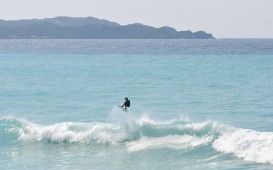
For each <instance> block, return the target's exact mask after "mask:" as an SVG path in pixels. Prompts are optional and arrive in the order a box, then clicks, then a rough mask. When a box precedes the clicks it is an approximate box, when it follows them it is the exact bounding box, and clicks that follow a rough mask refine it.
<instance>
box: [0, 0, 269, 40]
mask: <svg viewBox="0 0 273 170" xmlns="http://www.w3.org/2000/svg"><path fill="white" fill-rule="evenodd" d="M56 16H71V17H88V16H92V17H96V18H99V19H106V20H109V21H114V22H117V23H119V24H121V25H126V24H132V23H142V24H145V25H149V26H154V27H161V26H170V27H173V28H175V29H176V30H178V31H185V30H191V31H193V32H195V31H199V30H203V31H206V32H208V33H211V34H213V36H214V37H216V38H273V0H0V19H3V20H17V19H33V18H37V19H42V18H52V17H56Z"/></svg>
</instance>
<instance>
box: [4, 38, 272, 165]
mask: <svg viewBox="0 0 273 170" xmlns="http://www.w3.org/2000/svg"><path fill="white" fill-rule="evenodd" d="M0 75H1V76H0V102H1V103H0V163H1V167H0V169H196V170H199V169H255V170H256V169H272V168H273V156H272V155H273V127H272V118H273V107H272V101H273V40H271V39H266V40H265V39H220V40H1V41H0ZM124 97H128V98H129V99H130V100H131V107H130V108H129V109H128V112H123V111H122V109H120V108H119V107H117V104H118V105H120V104H122V103H123V102H124Z"/></svg>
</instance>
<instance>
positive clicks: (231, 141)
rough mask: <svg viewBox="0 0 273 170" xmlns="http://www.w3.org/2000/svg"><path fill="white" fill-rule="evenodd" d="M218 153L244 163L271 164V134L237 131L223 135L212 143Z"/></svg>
mask: <svg viewBox="0 0 273 170" xmlns="http://www.w3.org/2000/svg"><path fill="white" fill-rule="evenodd" d="M213 147H214V148H215V149H216V150H217V151H220V152H224V153H230V154H234V155H235V156H237V157H239V158H242V159H244V160H246V161H251V162H257V163H271V164H273V133H272V132H256V131H253V130H248V129H237V130H235V131H234V132H232V133H225V134H223V135H222V136H221V137H219V138H218V139H216V140H215V141H214V143H213Z"/></svg>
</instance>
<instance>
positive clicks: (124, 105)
mask: <svg viewBox="0 0 273 170" xmlns="http://www.w3.org/2000/svg"><path fill="white" fill-rule="evenodd" d="M130 105H131V102H130V100H129V99H128V98H127V97H125V102H124V103H123V105H122V106H120V107H121V108H122V109H123V111H125V112H127V107H130ZM123 107H124V108H123Z"/></svg>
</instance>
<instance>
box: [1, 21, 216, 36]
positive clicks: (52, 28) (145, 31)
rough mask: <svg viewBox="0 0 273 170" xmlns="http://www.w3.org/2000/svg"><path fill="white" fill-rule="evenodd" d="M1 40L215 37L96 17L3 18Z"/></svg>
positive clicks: (202, 33)
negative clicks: (124, 23) (121, 22)
mask: <svg viewBox="0 0 273 170" xmlns="http://www.w3.org/2000/svg"><path fill="white" fill-rule="evenodd" d="M0 39H214V37H213V35H212V34H209V33H206V32H204V31H197V32H191V31H176V30H175V29H174V28H171V27H168V26H164V27H160V28H155V27H152V26H147V25H143V24H138V23H136V24H129V25H120V24H118V23H116V22H111V21H107V20H103V19H97V18H94V17H87V18H79V17H77V18H75V17H55V18H46V19H30V20H0Z"/></svg>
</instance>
